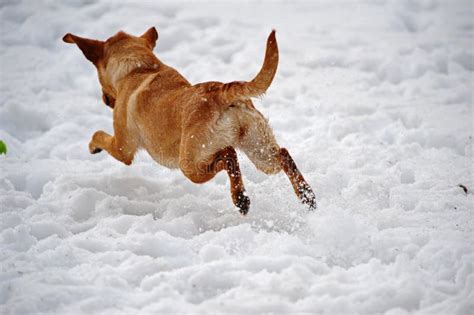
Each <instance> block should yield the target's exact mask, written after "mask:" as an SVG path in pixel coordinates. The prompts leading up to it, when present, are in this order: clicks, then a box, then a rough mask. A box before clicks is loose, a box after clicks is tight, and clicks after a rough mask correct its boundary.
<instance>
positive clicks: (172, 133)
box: [63, 27, 316, 214]
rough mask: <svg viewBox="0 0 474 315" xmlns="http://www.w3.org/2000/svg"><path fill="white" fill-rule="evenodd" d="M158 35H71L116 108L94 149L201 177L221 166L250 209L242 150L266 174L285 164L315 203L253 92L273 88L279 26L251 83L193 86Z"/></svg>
mask: <svg viewBox="0 0 474 315" xmlns="http://www.w3.org/2000/svg"><path fill="white" fill-rule="evenodd" d="M157 39H158V33H157V32H156V30H155V28H154V27H152V28H150V29H149V30H148V31H147V32H145V33H144V34H143V35H142V36H139V37H136V36H132V35H129V34H126V33H124V32H119V33H117V34H116V35H114V36H112V37H111V38H109V39H107V40H106V41H105V42H104V41H98V40H91V39H86V38H82V37H79V36H75V35H72V34H69V33H68V34H66V35H65V36H64V38H63V40H64V41H65V42H67V43H75V44H76V45H77V46H78V47H79V48H80V49H81V50H82V52H83V53H84V55H85V57H86V58H87V59H88V60H90V61H91V62H92V63H93V64H94V65H95V66H96V68H97V70H98V75H99V81H100V84H101V86H102V91H103V100H104V103H106V104H107V105H108V106H110V107H112V108H113V118H114V135H113V136H111V135H109V134H107V133H106V132H104V131H97V132H96V133H94V135H93V136H92V140H91V142H90V144H89V149H90V152H91V153H98V152H100V151H101V150H106V151H107V152H108V153H109V154H110V155H112V156H113V157H114V158H116V159H117V160H119V161H121V162H123V163H125V164H127V165H130V164H131V163H132V161H133V157H134V155H135V153H136V152H137V150H138V149H141V148H143V149H145V150H146V151H147V152H148V153H149V154H150V155H151V156H152V157H153V159H154V160H155V161H157V162H158V163H160V164H162V165H164V166H166V167H169V168H180V169H181V171H182V172H183V174H184V175H185V176H186V177H188V178H189V179H190V180H191V181H193V182H195V183H204V182H206V181H209V180H210V179H211V178H213V177H214V176H215V174H216V173H217V172H219V171H220V170H224V169H225V170H226V171H227V172H228V174H229V178H230V180H231V192H232V198H233V201H234V204H235V205H236V206H238V207H239V208H240V211H241V212H242V213H243V214H246V213H247V211H248V208H249V205H250V201H249V199H248V197H247V196H245V194H244V186H243V181H242V177H241V175H240V169H239V167H238V162H237V155H236V154H235V150H234V148H238V149H241V150H242V151H243V152H244V153H245V154H246V155H247V156H248V157H249V158H250V160H251V161H252V162H253V163H254V164H255V166H256V167H257V168H258V169H259V170H261V171H263V172H265V173H266V174H274V173H277V172H279V171H280V170H282V169H283V170H284V171H285V172H286V173H287V175H288V177H289V178H290V181H291V183H292V184H293V188H294V190H295V192H296V194H297V195H298V196H299V197H300V198H301V200H302V201H303V203H306V204H308V205H309V206H310V208H315V207H316V203H315V197H314V193H313V192H312V190H311V188H310V186H309V185H308V184H307V183H306V181H305V180H304V178H303V176H302V175H301V173H299V171H298V169H297V168H296V165H295V164H294V161H293V160H292V159H291V156H290V155H289V153H288V151H287V150H286V149H283V148H280V147H279V146H278V144H277V142H276V140H275V137H274V135H273V132H272V130H271V128H270V126H269V125H268V122H267V120H266V119H265V118H264V117H263V115H262V114H261V113H260V112H259V111H258V110H256V109H255V107H254V106H253V104H252V101H251V100H250V98H251V97H256V96H260V95H262V94H263V93H265V91H266V90H267V88H268V87H269V86H270V84H271V82H272V80H273V77H274V76H275V73H276V69H277V65H278V46H277V42H276V38H275V31H272V33H271V34H270V36H269V37H268V40H267V48H266V53H265V60H264V64H263V66H262V69H261V70H260V72H259V73H258V74H257V76H256V77H255V78H254V79H253V80H252V81H250V82H241V81H236V82H230V83H220V82H205V83H199V84H195V85H192V84H191V83H189V82H188V81H187V80H186V79H185V78H184V77H183V76H182V75H181V74H179V72H177V71H176V70H175V69H173V68H171V67H169V66H167V65H165V64H164V63H162V62H161V61H160V60H159V59H158V58H156V56H155V55H154V54H153V48H154V47H155V44H156V40H157Z"/></svg>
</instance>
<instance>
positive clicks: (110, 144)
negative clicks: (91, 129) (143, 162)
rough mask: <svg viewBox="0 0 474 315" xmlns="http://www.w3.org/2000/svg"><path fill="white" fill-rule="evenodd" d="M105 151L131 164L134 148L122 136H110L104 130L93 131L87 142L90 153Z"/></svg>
mask: <svg viewBox="0 0 474 315" xmlns="http://www.w3.org/2000/svg"><path fill="white" fill-rule="evenodd" d="M102 150H105V151H107V152H108V153H109V154H110V155H112V156H113V157H114V158H116V159H117V160H119V161H120V162H123V163H124V164H126V165H130V164H132V161H133V157H134V155H135V152H136V148H134V147H133V146H130V145H129V144H128V143H127V142H126V141H124V139H123V138H122V137H117V135H115V136H111V135H109V134H108V133H106V132H105V131H102V130H99V131H96V132H95V133H94V135H93V136H92V140H91V142H90V143H89V151H90V153H92V154H95V153H99V152H101V151H102Z"/></svg>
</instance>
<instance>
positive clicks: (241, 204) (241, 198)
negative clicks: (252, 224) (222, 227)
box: [235, 191, 250, 215]
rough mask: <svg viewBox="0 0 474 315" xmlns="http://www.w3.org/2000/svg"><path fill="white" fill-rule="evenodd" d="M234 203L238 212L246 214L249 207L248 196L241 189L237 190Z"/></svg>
mask: <svg viewBox="0 0 474 315" xmlns="http://www.w3.org/2000/svg"><path fill="white" fill-rule="evenodd" d="M235 205H236V206H237V207H238V208H239V212H240V213H241V214H242V215H246V214H247V213H248V212H249V209H250V198H249V197H247V196H246V195H245V194H244V192H243V191H241V192H239V193H238V195H237V201H236V202H235Z"/></svg>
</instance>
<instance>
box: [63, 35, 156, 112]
mask: <svg viewBox="0 0 474 315" xmlns="http://www.w3.org/2000/svg"><path fill="white" fill-rule="evenodd" d="M157 39H158V33H157V31H156V29H155V28H154V27H151V28H150V29H148V30H147V31H146V32H145V33H144V34H143V35H141V36H138V37H137V36H133V35H129V34H127V33H124V32H118V33H117V34H115V35H114V36H112V37H110V38H109V39H107V40H106V41H100V40H94V39H88V38H83V37H79V36H76V35H73V34H71V33H67V34H66V35H64V37H63V41H64V42H66V43H70V44H76V45H77V47H79V49H80V50H81V51H82V52H83V54H84V56H85V57H86V58H87V59H88V60H89V61H90V62H92V63H93V64H94V66H95V67H96V68H97V72H98V74H99V81H100V84H101V86H102V92H103V95H102V100H103V101H104V103H105V104H106V105H108V106H110V107H112V108H113V107H114V105H115V98H116V85H117V83H118V81H119V80H120V79H122V78H123V77H124V76H125V75H127V74H128V73H130V72H131V71H133V70H135V69H137V68H140V67H145V68H149V67H157V66H158V64H159V61H158V59H157V58H156V57H155V56H154V55H153V53H152V51H153V48H154V47H155V45H156V40H157Z"/></svg>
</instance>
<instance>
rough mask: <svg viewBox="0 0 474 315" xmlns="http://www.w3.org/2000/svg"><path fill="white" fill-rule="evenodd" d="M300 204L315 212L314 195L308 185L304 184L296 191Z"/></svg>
mask: <svg viewBox="0 0 474 315" xmlns="http://www.w3.org/2000/svg"><path fill="white" fill-rule="evenodd" d="M298 193H299V197H300V199H301V202H302V203H303V204H305V205H307V206H308V207H309V210H316V208H317V207H318V205H317V203H316V195H315V194H314V192H313V189H311V187H309V185H307V184H304V185H302V186H301V187H299V189H298Z"/></svg>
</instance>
